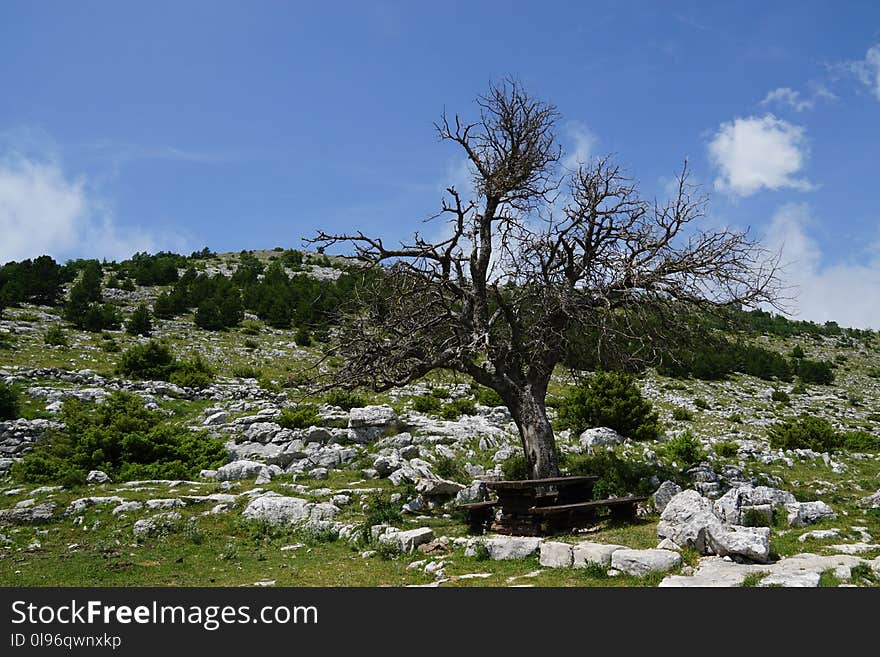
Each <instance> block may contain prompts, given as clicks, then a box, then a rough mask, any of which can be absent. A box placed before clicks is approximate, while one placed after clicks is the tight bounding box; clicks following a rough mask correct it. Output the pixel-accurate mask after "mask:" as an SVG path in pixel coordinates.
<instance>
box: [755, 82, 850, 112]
mask: <svg viewBox="0 0 880 657" xmlns="http://www.w3.org/2000/svg"><path fill="white" fill-rule="evenodd" d="M810 87H811V89H810V93H809V94H807V95H804V94H802V93H801V92H800V91H798V90H797V89H792V88H791V87H778V88H777V89H774V90H773V91H770V92H768V93H767V95H766V96H765V97H764V100H762V101H761V103H760V104H761V105H763V106H767V105H774V106H778V107H788V108H791V109H793V110H794V111H795V112H803V111H805V110H811V109H813V108H814V107H815V106H816V103H817V102H818V101H820V100H834V99H836V98H837V96H835V95H834V94H833V93H832V92H831V91H829V90H828V88H827V87H825V86H824V85H823V84H819V83H816V82H811V83H810Z"/></svg>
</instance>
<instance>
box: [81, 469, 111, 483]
mask: <svg viewBox="0 0 880 657" xmlns="http://www.w3.org/2000/svg"><path fill="white" fill-rule="evenodd" d="M111 481H112V479H110V475H108V474H107V473H106V472H103V471H101V470H91V471H90V472H89V474H88V475H86V483H87V484H107V483H110V482H111Z"/></svg>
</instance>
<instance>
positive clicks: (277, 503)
mask: <svg viewBox="0 0 880 657" xmlns="http://www.w3.org/2000/svg"><path fill="white" fill-rule="evenodd" d="M313 506H314V504H313V503H311V502H309V501H308V500H304V499H302V498H299V497H285V496H282V495H262V496H260V497H257V498H255V499H253V500H251V502H250V503H249V504H248V505H247V507H246V508H245V510H244V511H243V513H242V515H244V517H245V518H250V519H251V520H265V521H266V522H269V523H271V524H274V525H294V524H297V523H300V522H304V521H306V520H308V519H309V514H310V512H311V510H312V507H313Z"/></svg>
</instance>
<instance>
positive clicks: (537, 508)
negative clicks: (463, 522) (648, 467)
mask: <svg viewBox="0 0 880 657" xmlns="http://www.w3.org/2000/svg"><path fill="white" fill-rule="evenodd" d="M596 479H597V477H583V476H573V477H550V478H546V479H518V480H503V481H486V482H485V484H486V488H487V489H489V490H491V491H494V493H495V494H496V495H497V496H498V499H497V500H490V501H486V502H476V503H474V504H464V505H461V506H460V507H459V508H460V509H462V510H464V511H467V514H468V523H469V525H470V528H471V531H472V532H474V533H482V532H483V531H485V530H486V529H487V528H488V529H491V530H493V531H495V532H498V533H499V534H513V535H519V536H540V535H543V534H552V533H555V532H561V531H569V530H571V529H575V528H579V527H584V526H586V525H589V524H593V523H595V522H596V520H597V519H599V518H600V516H597V513H598V512H599V511H600V510H605V511H606V512H608V514H607V516H602V517H610V518H612V519H614V520H632V519H635V517H636V507H637V505H638V504H639V503H640V502H643V501H645V500H646V499H647V497H643V496H635V495H627V496H624V497H611V498H606V499H601V500H595V499H593V484H594V483H595V481H596ZM499 510H500V512H499V513H497V514H496V511H499ZM496 515H497V517H496Z"/></svg>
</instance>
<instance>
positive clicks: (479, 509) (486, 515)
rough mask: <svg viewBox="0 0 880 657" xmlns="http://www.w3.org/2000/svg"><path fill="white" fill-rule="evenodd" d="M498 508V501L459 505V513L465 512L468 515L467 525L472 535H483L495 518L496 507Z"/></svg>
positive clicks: (457, 508)
mask: <svg viewBox="0 0 880 657" xmlns="http://www.w3.org/2000/svg"><path fill="white" fill-rule="evenodd" d="M497 506H498V500H489V501H487V502H473V503H471V504H459V505H458V506H457V507H455V508H456V510H457V511H464V512H465V513H466V514H467V524H468V527H469V528H470V531H471V533H474V534H482V533H484V532H485V531H486V528H487V527H488V526H489V524H490V523H491V522H492V520H493V519H494V517H495V513H494V511H495V507H497Z"/></svg>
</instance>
